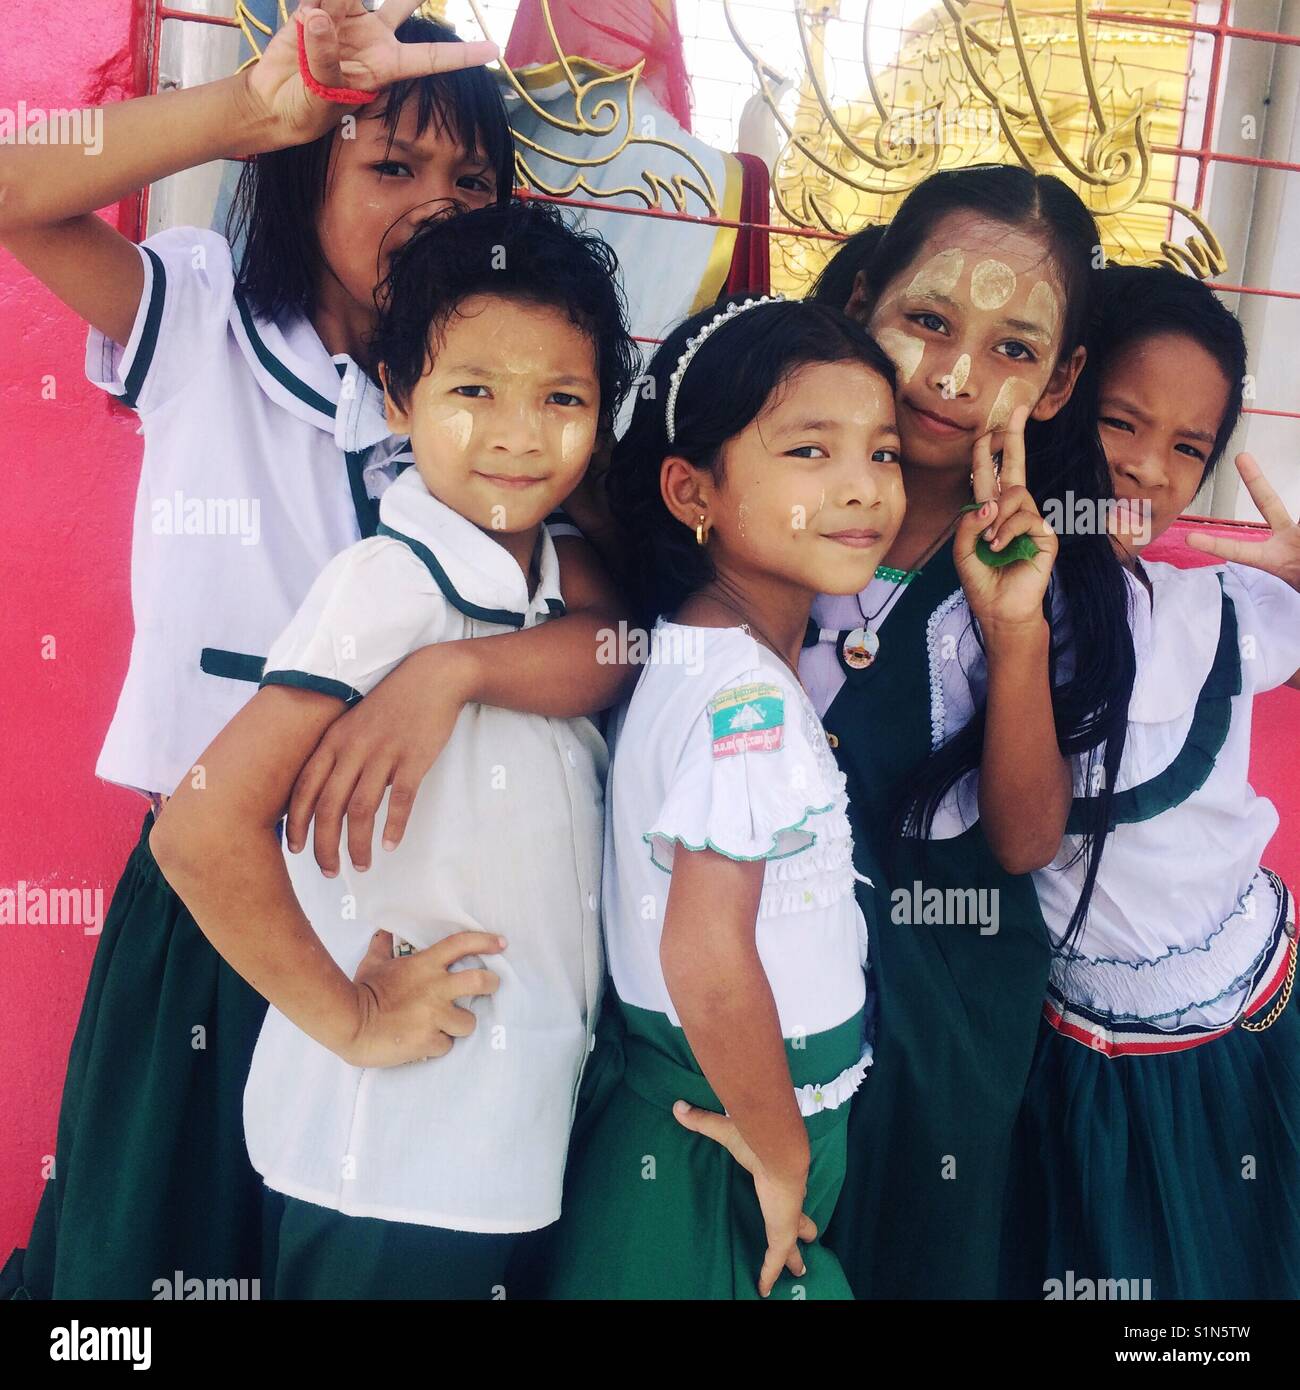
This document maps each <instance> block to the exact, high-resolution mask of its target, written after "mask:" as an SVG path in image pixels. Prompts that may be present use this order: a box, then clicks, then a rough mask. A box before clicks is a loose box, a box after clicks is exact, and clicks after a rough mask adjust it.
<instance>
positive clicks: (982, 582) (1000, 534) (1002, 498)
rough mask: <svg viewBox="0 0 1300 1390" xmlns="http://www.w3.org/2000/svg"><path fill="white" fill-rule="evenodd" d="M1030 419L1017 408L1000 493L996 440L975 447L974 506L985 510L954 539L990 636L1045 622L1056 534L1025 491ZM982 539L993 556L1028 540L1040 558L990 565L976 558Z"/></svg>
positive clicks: (971, 599) (1006, 436) (960, 526)
mask: <svg viewBox="0 0 1300 1390" xmlns="http://www.w3.org/2000/svg"><path fill="white" fill-rule="evenodd" d="M1028 418H1029V412H1028V411H1027V410H1026V409H1025V408H1024V406H1019V407H1017V409H1016V410H1015V411H1014V412H1013V413H1012V416H1011V419H1010V420H1009V421H1008V422H1007V427H1006V430H1005V431H1004V432H1003V435H1002V475H1001V480H1000V481H1001V489H1000V490H999V485H998V484H999V479H998V477H997V474H996V473H995V472H994V468H993V447H992V442H993V437H992V435H990V434H983V435H981V436H980V437H979V438H978V439H977V440H976V441H975V451H974V481H975V500H976V501H977V502H980V503H983V506H981V507H980V508H978V509H977V510H974V511H969V512H966V513H965V514H964V515H963V516H962V518H961V520H960V521H959V522H958V523H957V534H956V536H955V537H954V539H953V548H952V551H953V560H954V562H955V564H956V566H957V574H958V576H959V578H960V579H961V585H962V588H963V589H964V590H965V591H966V601H967V602H968V603H969V604H970V607H971V612H972V613H973V614H974V615H975V617H976V618H977V619H978V621H979V624H980V628H981V629H982V630H983V631H984V633H985V635H986V636H989V635H991V634H992V633H993V632H994V631H996V629H997V628H999V627H1003V628H1006V627H1015V626H1020V625H1023V624H1028V623H1035V624H1036V623H1039V622H1041V621H1042V616H1043V595H1044V594H1045V593H1046V592H1047V581H1048V580H1049V579H1050V578H1051V574H1052V565H1053V564H1054V562H1055V560H1056V552H1057V540H1056V533H1055V532H1054V531H1053V530H1052V528H1051V527H1050V526H1049V525H1048V524H1047V523H1046V522H1045V521H1044V520H1043V518H1042V515H1041V513H1040V512H1039V510H1038V507H1037V504H1036V503H1035V502H1034V499H1033V496H1032V495H1031V494H1030V492H1029V489H1028V488H1027V487H1026V486H1025V422H1026V421H1027V420H1028ZM981 536H983V538H984V539H985V540H986V541H987V542H988V543H989V546H990V547H991V549H992V550H993V552H994V554H999V553H1000V552H1002V551H1004V550H1005V549H1006V547H1007V545H1008V544H1009V543H1010V542H1011V541H1012V540H1014V539H1015V538H1016V537H1017V536H1028V537H1029V538H1030V539H1031V540H1032V541H1033V543H1034V544H1035V545H1036V546H1037V547H1038V553H1037V554H1036V555H1033V556H1031V557H1030V558H1029V559H1027V560H1016V561H1013V562H1012V563H1010V564H1006V565H1001V566H995V565H989V564H986V563H985V562H984V561H983V560H982V559H980V557H979V556H978V555H977V554H976V549H975V547H976V542H977V541H978V540H979V539H980V538H981Z"/></svg>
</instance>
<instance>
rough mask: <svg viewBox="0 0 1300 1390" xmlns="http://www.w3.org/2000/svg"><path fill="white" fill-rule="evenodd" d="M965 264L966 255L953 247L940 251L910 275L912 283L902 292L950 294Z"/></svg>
mask: <svg viewBox="0 0 1300 1390" xmlns="http://www.w3.org/2000/svg"><path fill="white" fill-rule="evenodd" d="M965 264H966V257H965V256H964V255H962V253H961V252H960V251H958V250H957V249H956V248H955V247H953V248H952V249H951V250H948V251H940V252H939V254H938V255H937V256H932V257H931V258H930V259H929V260H928V261H926V263H925V264H924V265H923V266H922V267H921V268H920V270H918V271H917V272H916V274H915V275H913V276H912V283H911V284H910V285H908V287H907V289H906V290H905V291H904V293H905V294H916V295H923V294H951V293H952V292H953V290H954V289H955V288H956V287H957V281H958V280H960V279H961V271H962V267H963V266H964V265H965Z"/></svg>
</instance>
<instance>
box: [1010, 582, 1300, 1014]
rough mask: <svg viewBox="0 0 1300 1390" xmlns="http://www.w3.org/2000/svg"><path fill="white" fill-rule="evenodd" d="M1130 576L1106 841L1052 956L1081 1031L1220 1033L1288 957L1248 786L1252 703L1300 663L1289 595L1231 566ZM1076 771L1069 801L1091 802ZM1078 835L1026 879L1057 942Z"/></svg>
mask: <svg viewBox="0 0 1300 1390" xmlns="http://www.w3.org/2000/svg"><path fill="white" fill-rule="evenodd" d="M1143 565H1144V568H1145V571H1146V573H1147V575H1148V577H1149V579H1150V581H1151V588H1152V592H1151V594H1148V593H1147V591H1146V589H1145V588H1144V587H1143V585H1142V584H1141V582H1140V581H1139V580H1138V579H1136V578H1135V577H1133V576H1132V575H1130V576H1129V586H1130V597H1131V613H1132V628H1133V645H1134V651H1135V655H1136V658H1137V673H1136V680H1135V684H1134V689H1133V697H1132V701H1131V703H1130V705H1129V725H1128V734H1127V740H1126V743H1125V748H1124V756H1123V759H1122V761H1121V765H1120V770H1119V775H1118V778H1117V780H1116V784H1115V791H1116V798H1115V799H1116V808H1115V812H1114V817H1116V818H1117V819H1118V823H1117V824H1115V827H1114V829H1113V830H1112V831H1111V833H1110V835H1109V836H1108V837H1107V841H1106V846H1105V850H1104V852H1103V855H1102V860H1101V868H1100V872H1099V876H1098V879H1097V883H1096V886H1095V889H1094V891H1093V896H1092V901H1091V906H1090V909H1089V916H1088V921H1087V924H1086V926H1085V929H1084V932H1083V935H1082V937H1081V939H1079V940H1077V941H1076V942H1075V943H1074V944H1073V946H1072V947H1071V948H1070V949H1069V950H1061V949H1058V950H1057V952H1056V953H1055V956H1054V959H1053V965H1052V979H1051V986H1052V990H1053V991H1054V993H1055V995H1056V1002H1057V1004H1058V1006H1061V1007H1065V1008H1075V1009H1076V1010H1079V1011H1082V1012H1081V1013H1080V1017H1083V1018H1087V1019H1088V1020H1090V1021H1089V1022H1088V1023H1087V1024H1085V1025H1083V1026H1085V1029H1086V1030H1101V1032H1111V1033H1113V1032H1114V1025H1115V1023H1116V1021H1120V1022H1122V1021H1141V1023H1142V1024H1143V1025H1145V1027H1146V1028H1147V1029H1156V1030H1164V1031H1171V1032H1172V1031H1175V1030H1177V1029H1179V1028H1182V1027H1184V1026H1196V1027H1202V1028H1203V1027H1218V1026H1224V1025H1227V1024H1231V1023H1233V1022H1234V1021H1235V1020H1236V1019H1237V1018H1238V1017H1240V1015H1241V1013H1242V1011H1243V1010H1244V1009H1245V1007H1246V1004H1247V1002H1248V1000H1249V999H1250V997H1251V996H1252V990H1253V989H1254V988H1255V987H1256V985H1257V984H1258V983H1259V982H1260V981H1262V980H1264V979H1265V978H1266V977H1268V976H1271V974H1272V973H1275V972H1274V971H1273V969H1272V967H1273V966H1274V964H1275V962H1274V959H1273V958H1274V957H1275V956H1278V954H1279V952H1281V953H1282V954H1283V955H1284V954H1285V947H1286V939H1285V935H1284V933H1283V931H1282V930H1280V929H1281V928H1282V927H1283V923H1282V922H1281V920H1280V913H1281V910H1282V903H1281V901H1280V895H1279V893H1278V892H1277V887H1276V884H1275V883H1274V881H1273V880H1272V878H1271V876H1270V875H1269V874H1267V873H1265V872H1263V871H1261V869H1260V857H1261V855H1262V854H1263V853H1264V850H1265V847H1266V846H1267V844H1268V842H1269V840H1270V839H1271V838H1272V836H1273V833H1274V831H1275V830H1276V829H1277V825H1278V816H1277V812H1276V810H1275V809H1274V808H1273V805H1272V803H1271V802H1269V801H1268V800H1266V799H1265V798H1264V797H1261V796H1257V795H1256V794H1255V792H1254V791H1253V790H1252V789H1251V786H1250V783H1249V781H1248V780H1247V778H1248V775H1249V764H1250V739H1251V722H1252V714H1253V705H1254V699H1255V696H1256V695H1259V694H1261V693H1263V692H1264V691H1267V690H1272V689H1273V688H1274V687H1276V686H1278V685H1281V684H1282V683H1283V682H1285V681H1287V680H1289V679H1290V678H1291V676H1292V675H1294V674H1295V672H1296V670H1297V669H1300V594H1297V593H1296V592H1295V591H1294V590H1293V589H1292V588H1291V587H1290V586H1289V585H1288V584H1285V583H1283V582H1282V581H1281V580H1279V579H1275V578H1274V577H1273V576H1271V575H1268V574H1264V573H1262V572H1261V571H1259V570H1255V569H1250V568H1248V567H1246V566H1241V565H1216V566H1207V567H1204V568H1199V569H1178V568H1176V567H1175V566H1173V565H1168V564H1161V563H1150V562H1145V561H1144V562H1143ZM1095 791H1096V788H1095V787H1093V788H1090V787H1088V786H1086V785H1085V773H1084V770H1083V768H1082V766H1078V765H1077V766H1076V770H1075V796H1076V798H1079V797H1083V796H1087V795H1089V794H1091V793H1094V792H1095ZM1078 845H1079V839H1078V837H1077V835H1075V834H1067V836H1066V839H1065V841H1064V843H1063V844H1062V847H1061V852H1060V853H1059V854H1058V855H1057V857H1056V858H1055V859H1054V860H1053V861H1052V863H1051V864H1050V865H1049V866H1048V867H1047V868H1045V869H1042V870H1040V871H1039V872H1037V873H1036V874H1035V875H1034V884H1035V887H1036V888H1037V890H1038V899H1039V902H1040V903H1041V905H1042V909H1043V916H1044V918H1045V919H1046V921H1047V925H1048V928H1049V930H1050V931H1051V932H1052V935H1053V938H1054V940H1055V941H1056V942H1057V943H1058V947H1059V943H1060V942H1061V940H1062V937H1063V935H1064V932H1065V929H1066V926H1067V924H1068V922H1069V919H1070V915H1071V913H1072V912H1073V910H1074V907H1075V904H1076V903H1077V902H1078V897H1079V891H1080V887H1081V885H1082V881H1083V874H1084V864H1083V862H1082V861H1078V862H1076V863H1073V864H1071V863H1070V862H1069V861H1070V859H1071V857H1072V856H1073V854H1074V852H1075V850H1076V849H1077V848H1078Z"/></svg>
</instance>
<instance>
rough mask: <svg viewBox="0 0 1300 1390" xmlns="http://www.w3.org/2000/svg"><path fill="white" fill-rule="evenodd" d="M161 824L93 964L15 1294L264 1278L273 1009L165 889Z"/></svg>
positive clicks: (97, 1293) (116, 1292)
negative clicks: (262, 1169) (250, 1081)
mask: <svg viewBox="0 0 1300 1390" xmlns="http://www.w3.org/2000/svg"><path fill="white" fill-rule="evenodd" d="M152 824H153V817H152V815H150V816H147V817H146V819H145V824H144V830H143V832H142V834H141V838H140V842H139V844H138V845H137V846H136V848H135V850H134V852H133V853H132V855H131V858H130V859H129V860H128V861H127V866H126V871H125V873H124V874H123V876H122V879H121V882H120V883H119V884H118V887H117V890H116V891H115V893H114V894H113V901H112V904H111V905H110V907H109V911H108V915H107V918H106V919H105V922H104V930H103V934H102V935H101V937H100V941H99V945H98V947H97V948H96V951H95V959H94V963H93V965H92V967H91V972H90V981H89V984H88V986H87V989H86V997H85V1001H84V1003H83V1004H82V1009H81V1016H80V1019H79V1021H78V1024H77V1031H76V1034H75V1036H74V1038H73V1042H72V1050H71V1052H70V1054H69V1057H68V1070H67V1076H66V1080H65V1082H64V1088H63V1099H62V1103H61V1106H60V1110H59V1125H58V1137H57V1141H56V1151H55V1174H54V1177H53V1178H51V1179H50V1180H49V1181H48V1182H47V1184H46V1188H45V1192H44V1194H43V1195H42V1198H41V1203H40V1207H39V1210H38V1211H37V1215H36V1221H35V1224H34V1225H33V1227H32V1234H31V1239H30V1241H29V1242H28V1247H27V1251H26V1254H25V1256H24V1257H23V1259H22V1263H21V1279H22V1288H21V1290H20V1293H19V1296H22V1294H23V1293H25V1294H26V1296H28V1297H33V1298H92V1299H98V1298H128V1299H148V1298H152V1297H153V1296H154V1287H153V1286H154V1283H155V1281H157V1280H160V1279H165V1280H167V1281H168V1282H169V1283H171V1282H172V1281H173V1280H174V1276H175V1275H176V1272H177V1271H180V1273H181V1276H182V1278H184V1279H191V1278H198V1279H205V1280H206V1279H209V1278H211V1279H231V1278H235V1279H240V1278H247V1279H253V1278H257V1277H259V1276H260V1275H261V1273H262V1269H261V1243H262V1242H261V1220H262V1216H261V1210H262V1196H261V1193H262V1183H261V1179H260V1178H259V1177H258V1175H257V1174H256V1173H255V1172H254V1171H253V1169H252V1167H251V1166H250V1164H249V1161H248V1155H247V1152H246V1150H245V1148H244V1126H243V1093H244V1082H245V1080H246V1079H247V1076H248V1068H249V1063H250V1061H251V1059H252V1053H253V1045H254V1044H255V1042H256V1041H257V1035H258V1031H259V1029H260V1027H261V1023H262V1017H263V1015H264V1014H265V1011H266V1004H265V1002H264V1001H263V1000H262V998H261V997H260V996H259V995H258V994H256V993H255V992H254V991H253V990H252V989H250V988H249V986H248V985H246V984H245V983H244V982H243V980H241V979H240V978H239V976H238V975H236V974H235V973H234V971H232V970H231V969H230V968H229V966H227V965H226V964H225V962H224V961H223V960H222V959H221V957H220V956H218V955H217V953H216V952H215V951H214V950H213V949H212V947H211V946H210V945H209V944H208V942H207V939H206V938H205V937H204V936H203V934H202V933H201V932H200V931H199V929H198V927H197V926H196V925H195V923H194V919H193V918H192V917H191V916H190V914H189V913H188V912H187V911H186V909H185V907H184V905H183V904H182V903H181V901H180V899H179V898H178V897H177V896H176V895H175V893H173V892H172V891H171V889H170V888H169V887H168V886H167V883H166V881H165V880H164V879H163V877H162V875H161V873H160V872H159V870H158V866H157V864H156V863H155V862H154V859H153V856H152V855H151V854H150V852H149V845H148V835H149V830H150V828H151V827H152Z"/></svg>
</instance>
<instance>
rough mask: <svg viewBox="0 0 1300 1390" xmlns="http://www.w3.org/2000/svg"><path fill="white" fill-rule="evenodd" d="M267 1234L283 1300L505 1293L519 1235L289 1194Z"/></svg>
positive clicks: (402, 1298) (496, 1295) (469, 1296)
mask: <svg viewBox="0 0 1300 1390" xmlns="http://www.w3.org/2000/svg"><path fill="white" fill-rule="evenodd" d="M270 1195H271V1196H274V1194H270ZM273 1239H274V1245H275V1247H276V1253H275V1255H274V1256H273V1257H272V1265H273V1272H272V1275H271V1288H272V1290H273V1294H274V1297H275V1298H276V1299H277V1300H281V1301H284V1300H288V1299H371V1300H381V1299H382V1300H385V1301H405V1300H436V1301H449V1300H469V1299H498V1300H500V1299H505V1298H507V1297H508V1296H509V1284H508V1281H507V1278H506V1269H507V1267H508V1265H509V1262H510V1256H511V1253H512V1251H513V1250H514V1248H515V1246H516V1245H517V1244H518V1242H519V1237H518V1236H517V1235H481V1234H478V1233H475V1232H469V1231H447V1230H443V1229H442V1228H441V1227H437V1226H416V1225H412V1224H411V1223H409V1222H405V1221H380V1220H377V1219H375V1218H374V1217H370V1216H345V1215H344V1214H343V1213H342V1212H338V1211H333V1210H331V1209H330V1208H328V1207H318V1206H316V1205H315V1204H314V1203H311V1202H302V1201H299V1200H298V1199H297V1198H295V1197H285V1198H282V1199H281V1200H280V1202H279V1203H278V1219H277V1220H276V1223H275V1230H274V1237H273Z"/></svg>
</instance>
